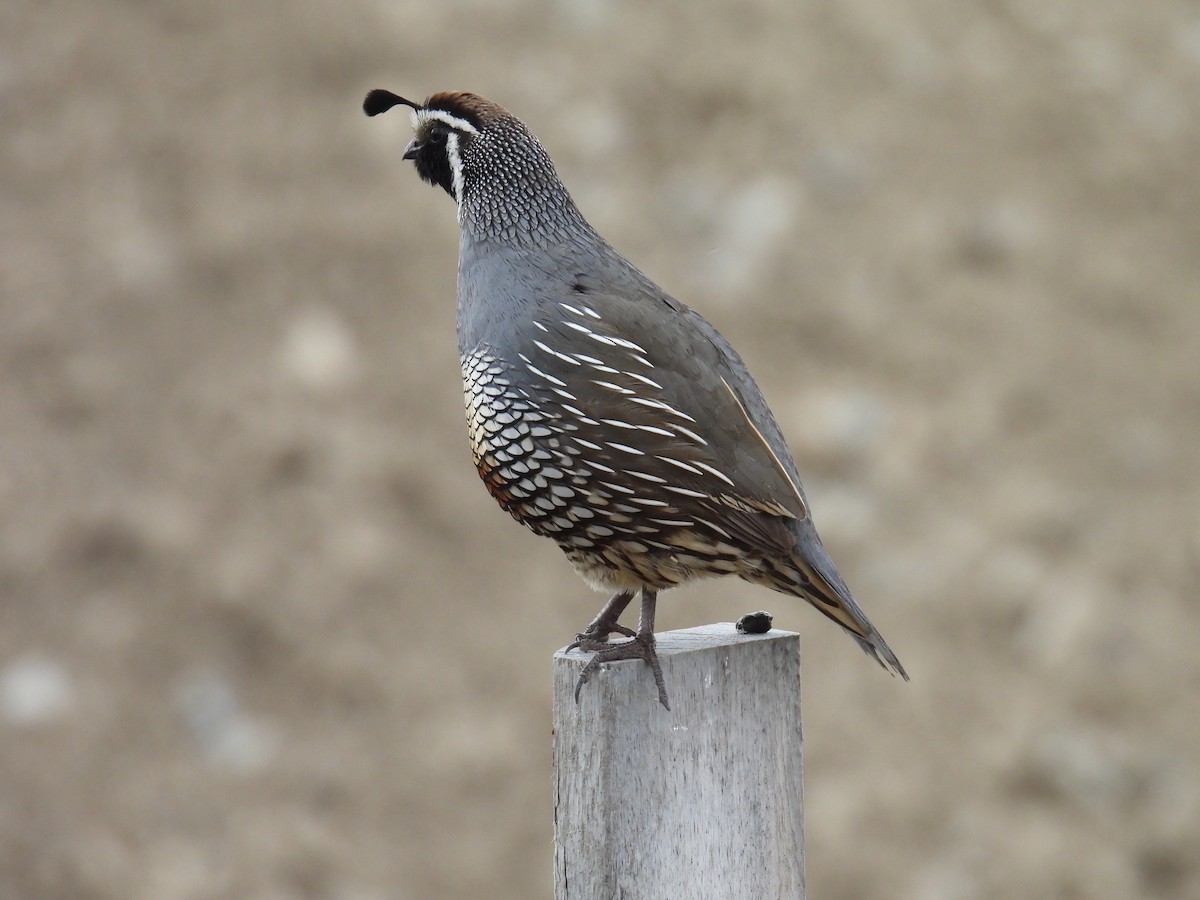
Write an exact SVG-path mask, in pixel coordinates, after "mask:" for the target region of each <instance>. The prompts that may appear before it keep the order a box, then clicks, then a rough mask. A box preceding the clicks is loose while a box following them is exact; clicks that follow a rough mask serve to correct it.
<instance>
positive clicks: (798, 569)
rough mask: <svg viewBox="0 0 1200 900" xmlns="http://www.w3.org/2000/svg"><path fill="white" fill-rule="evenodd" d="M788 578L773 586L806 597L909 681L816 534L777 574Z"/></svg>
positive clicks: (803, 541)
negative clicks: (793, 576) (855, 600)
mask: <svg viewBox="0 0 1200 900" xmlns="http://www.w3.org/2000/svg"><path fill="white" fill-rule="evenodd" d="M784 573H786V574H787V575H788V576H792V575H795V576H796V577H795V578H792V577H788V578H786V579H783V582H782V583H780V582H777V581H775V580H774V579H772V584H771V587H773V588H775V589H776V590H781V591H785V592H786V593H789V594H796V595H798V596H801V597H803V598H804V599H805V600H807V601H808V602H809V603H811V604H812V605H813V606H815V607H816V608H817V610H818V611H819V612H821V613H822V614H823V615H825V616H826V617H827V618H829V619H832V620H833V621H834V622H836V623H837V624H838V625H840V626H841V627H842V628H843V629H844V630H845V631H846V633H847V634H849V635H850V637H852V638H854V640H856V641H857V642H858V645H859V646H860V647H862V649H863V652H864V653H866V654H867V655H868V656H871V657H874V659H875V661H876V662H878V663H879V664H880V665H881V666H883V667H884V668H885V669H887V670H888V671H889V672H891V673H892V674H893V675H899V676H900V677H901V678H903V679H904V680H905V681H908V673H907V672H905V671H904V666H902V665H901V664H900V660H899V659H897V658H896V654H895V653H893V652H892V648H891V647H889V646H888V645H887V641H885V640H884V639H883V635H881V634H880V633H879V631H878V630H877V629H876V628H875V626H874V625H872V624H871V620H870V619H868V618H867V614H866V613H864V612H863V611H862V609H861V608H860V607H859V605H858V604H857V603H855V602H854V597H853V596H852V595H851V594H850V589H849V588H848V587H846V582H844V581H842V576H841V575H839V574H838V571H837V568H836V567H835V566H834V564H833V560H832V559H830V557H829V554H828V553H827V552H826V551H825V548H824V547H823V546H822V545H821V541H820V538H818V537H817V536H816V534H815V533H813V534H812V535H811V536H808V535H805V536H804V537H802V538H801V540H800V542H799V544H798V546H797V548H796V550H795V552H794V553H793V554H792V555H791V557H790V558H789V559H788V560H787V563H785V564H784V565H783V566H780V567H779V570H777V574H779V575H783V574H784Z"/></svg>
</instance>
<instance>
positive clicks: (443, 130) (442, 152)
mask: <svg viewBox="0 0 1200 900" xmlns="http://www.w3.org/2000/svg"><path fill="white" fill-rule="evenodd" d="M394 106H407V107H408V108H409V110H410V114H411V117H412V124H413V131H414V132H415V135H414V137H413V139H412V140H411V141H410V142H409V144H408V146H407V147H405V148H404V158H405V159H411V160H412V161H413V163H414V164H415V165H416V167H417V174H418V175H420V176H421V178H422V179H423V180H425V181H427V182H429V183H430V184H433V185H437V186H438V187H441V188H443V189H444V190H445V191H446V193H448V194H449V195H450V196H451V197H453V198H454V199H455V200H456V201H459V202H461V201H462V199H463V190H464V179H465V169H466V166H465V164H464V160H466V159H469V158H471V157H472V156H473V155H474V154H473V153H472V150H473V145H474V144H476V143H477V142H478V141H479V139H480V138H481V137H483V138H486V137H487V136H488V135H489V134H490V133H499V132H501V131H503V130H505V129H506V128H507V129H512V128H513V127H514V126H516V127H520V128H521V129H522V130H523V129H524V126H521V124H520V122H519V121H518V120H517V119H516V118H515V117H514V116H513V115H512V114H511V113H509V112H508V110H506V109H505V108H504V107H502V106H500V105H499V104H498V103H493V102H492V101H491V100H487V99H485V98H483V97H480V96H479V95H477V94H467V93H461V92H444V93H440V94H434V95H433V96H432V97H430V98H429V99H428V100H426V101H425V102H424V103H414V102H413V101H411V100H406V99H404V98H403V97H400V96H398V95H396V94H393V93H392V92H391V91H386V90H383V89H381V88H377V89H375V90H373V91H371V92H370V93H369V94H367V98H366V100H364V101H363V112H365V113H366V114H367V115H368V116H377V115H379V114H380V113H383V112H387V111H388V110H389V109H391V108H392V107H394Z"/></svg>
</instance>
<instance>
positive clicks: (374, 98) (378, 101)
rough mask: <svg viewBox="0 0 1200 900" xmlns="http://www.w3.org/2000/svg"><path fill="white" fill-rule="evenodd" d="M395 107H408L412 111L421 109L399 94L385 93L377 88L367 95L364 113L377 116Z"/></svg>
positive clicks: (364, 101)
mask: <svg viewBox="0 0 1200 900" xmlns="http://www.w3.org/2000/svg"><path fill="white" fill-rule="evenodd" d="M393 106H408V107H411V108H412V109H420V108H421V107H420V106H419V105H418V104H416V103H413V102H412V101H411V100H405V99H404V98H403V97H401V96H399V95H398V94H393V93H392V92H391V91H385V90H384V89H383V88H375V90H373V91H371V93H369V94H367V98H366V99H365V100H363V112H365V113H366V114H367V115H368V116H377V115H379V114H380V113H385V112H387V111H388V110H389V109H391V108H392V107H393Z"/></svg>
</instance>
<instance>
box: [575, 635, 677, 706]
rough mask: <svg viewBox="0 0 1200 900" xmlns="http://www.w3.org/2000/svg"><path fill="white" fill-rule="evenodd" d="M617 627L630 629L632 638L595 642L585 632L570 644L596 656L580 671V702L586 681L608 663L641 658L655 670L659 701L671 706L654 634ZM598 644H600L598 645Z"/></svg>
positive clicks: (577, 687)
mask: <svg viewBox="0 0 1200 900" xmlns="http://www.w3.org/2000/svg"><path fill="white" fill-rule="evenodd" d="M613 630H614V631H620V632H621V633H622V634H625V633H628V636H629V640H627V641H621V642H620V643H618V644H609V643H606V642H604V641H595V642H593V641H592V640H591V636H590V635H583V634H581V635H579V636H578V639H577V640H576V641H575V643H574V644H572V645H571V646H570V647H568V648H567V649H572V648H578V649H580V650H584V651H587V652H591V653H592V658H591V659H589V660H588V661H587V664H586V665H585V666H584V667H583V668H582V669H581V670H580V671H579V678H578V679H576V681H575V702H576V703H578V702H579V692H580V690H582V688H583V686H584V684H586V683H587V680H588V679H589V678H591V677H592V675H593V674H594V673H595V672H597V671H598V670H599V669H600V666H602V665H603V664H604V663H608V662H617V661H619V660H624V659H640V660H641V661H642V662H644V663H646V664H647V665H648V666H650V671H651V672H653V673H654V684H655V685H656V686H657V687H658V702H659V703H661V704H662V705H663V707H664V708H665V709H667V710H670V709H671V704H670V701H668V700H667V684H666V681H665V680H664V679H663V673H662V665H660V664H659V661H658V650H657V649H656V647H655V640H654V635H653V634H636V633H634V632H632V631H630V630H629V629H628V628H623V627H622V626H620V625H618V626H616V627H615V628H614V629H613ZM606 636H607V635H606ZM596 644H598V645H599V646H596Z"/></svg>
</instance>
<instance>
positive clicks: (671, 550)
mask: <svg viewBox="0 0 1200 900" xmlns="http://www.w3.org/2000/svg"><path fill="white" fill-rule="evenodd" d="M396 106H403V107H407V109H408V111H409V115H410V117H411V120H412V126H413V130H414V137H413V139H412V140H411V142H409V143H408V145H407V146H406V147H405V148H404V152H403V159H405V160H410V161H412V162H413V163H414V165H415V167H416V171H417V174H418V175H419V176H420V178H421V179H422V180H423V181H425V182H427V183H429V184H430V185H433V186H435V187H440V188H442V189H443V190H444V191H445V192H446V193H447V194H449V195H450V197H451V198H452V199H453V200H454V202H455V204H456V206H457V210H458V223H459V253H458V288H457V308H456V326H457V334H458V349H459V356H460V361H461V364H462V378H463V392H464V401H465V407H466V418H467V432H468V436H469V439H470V445H471V453H472V457H473V460H474V463H475V467H476V469H477V470H478V473H479V477H480V478H481V479H482V480H483V483H484V485H485V486H486V488H487V490H488V492H489V493H490V494H491V495H492V497H493V498H495V500H496V501H497V503H499V505H500V506H501V507H502V508H503V509H504V510H506V511H507V512H508V513H509V514H510V515H511V516H512V517H513V518H514V519H515V520H516V521H517V522H519V523H521V524H522V525H524V526H525V527H526V528H528V529H529V530H530V531H532V532H533V533H534V534H537V535H540V536H543V537H547V538H550V539H552V540H554V541H555V542H556V543H557V544H558V546H559V547H560V548H561V549H562V550H563V552H564V553H565V554H566V557H567V559H568V560H569V561H570V563H571V564H572V565H573V566H574V568H575V570H576V572H578V574H579V575H580V576H582V578H583V579H584V580H585V581H586V582H588V583H589V584H590V585H591V586H592V587H594V588H596V589H598V590H604V591H611V592H612V596H611V598H610V599H609V600H608V602H607V603H606V604H605V605H604V606H603V607H602V608H601V610H600V611H599V613H598V614H597V615H596V616H595V618H593V619H592V621H591V622H590V623H589V624H588V625H587V626H586V627H585V628H584V629H583V631H581V632H579V633H578V634H577V635H576V637H575V641H574V642H573V643H571V644H570V645H569V646H568V649H579V650H581V651H584V652H586V653H591V654H592V655H591V657H590V659H589V660H588V662H587V663H586V665H584V666H583V667H582V669H581V671H580V673H579V676H578V678H577V680H576V685H575V700H576V702H578V701H579V692H580V689H581V688H582V687H583V685H584V684H585V683H586V682H587V681H588V679H589V678H590V677H591V676H592V675H594V674H595V673H596V672H597V671H598V670H599V668H600V666H601V665H602V664H603V663H607V662H613V661H617V660H627V659H635V660H642V661H643V662H645V663H646V664H647V665H648V666H649V667H650V670H651V673H652V674H653V677H654V682H655V686H656V688H657V691H658V700H659V702H661V703H662V705H663V706H664V707H665V708H667V709H668V710H669V709H670V701H669V697H668V694H667V689H666V685H665V682H664V679H663V675H662V667H661V665H660V663H659V659H658V653H657V649H656V643H655V637H654V617H655V610H656V603H657V597H658V594H659V593H660V592H661V591H664V590H667V589H669V588H674V587H678V586H680V585H683V584H685V583H687V582H691V581H694V580H696V579H701V578H708V577H714V576H724V575H736V576H738V577H740V578H742V579H743V580H745V581H748V582H750V583H752V584H756V585H761V586H764V587H767V588H770V589H772V590H775V591H779V592H782V593H784V594H789V595H793V596H796V597H799V598H803V599H804V600H806V601H808V602H809V603H810V604H811V605H812V606H813V607H815V608H816V609H817V611H818V612H820V613H822V614H823V615H824V616H826V617H827V618H829V619H831V620H833V622H834V623H836V624H837V625H839V626H840V627H841V628H842V629H843V630H844V631H846V632H847V633H848V634H849V635H850V637H852V638H853V639H854V640H855V641H857V642H858V644H859V646H860V647H861V648H862V649H863V650H864V651H865V652H866V653H867V654H868V655H869V656H871V657H873V658H874V659H875V660H876V661H877V662H878V663H879V664H880V665H881V666H883V667H884V669H886V670H889V671H890V672H891V673H892V674H893V675H899V676H901V677H902V678H903V679H904V680H906V681H907V680H908V674H907V673H906V672H905V670H904V667H903V666H902V665H901V664H900V660H899V659H897V657H896V654H895V653H893V652H892V650H891V648H890V647H889V646H888V645H887V642H886V641H884V639H883V637H882V636H881V635H880V633H879V631H878V630H877V629H876V628H875V626H874V625H872V624H871V621H870V620H869V619H868V618H867V616H866V614H865V613H864V612H863V611H862V609H861V608H860V607H859V605H858V604H857V603H856V602H855V600H854V597H853V596H852V595H851V593H850V589H849V588H848V587H847V586H846V583H845V581H843V580H842V577H841V575H840V574H838V570H837V568H836V566H835V565H834V563H833V560H832V559H831V558H830V556H829V553H828V552H827V551H826V549H825V547H824V546H823V544H822V543H821V539H820V537H819V536H818V534H817V531H816V528H815V526H814V524H813V518H812V512H811V509H810V507H809V501H808V497H807V495H806V494H805V491H804V487H803V486H802V484H801V482H800V475H799V473H798V471H797V468H796V463H795V461H794V460H793V458H792V454H791V452H790V450H789V449H788V445H787V443H786V441H785V440H784V437H783V433H782V431H781V429H780V427H779V424H778V422H777V421H776V419H775V416H774V415H773V414H772V412H771V410H770V409H769V407H768V406H767V402H766V400H765V399H764V398H763V394H762V392H761V391H760V390H759V387H758V385H757V384H756V383H755V381H754V379H753V377H751V375H750V372H749V370H748V369H747V368H746V365H745V364H744V363H743V361H742V359H741V357H740V356H739V355H738V353H737V352H736V351H735V350H734V349H733V347H732V346H730V344H729V342H728V341H726V340H725V338H724V337H722V336H721V334H720V333H719V332H718V331H717V329H716V328H715V327H713V325H711V324H710V323H709V322H708V320H706V319H705V318H704V317H702V316H701V315H700V314H699V313H697V312H695V311H694V310H692V309H691V308H690V307H688V306H687V305H685V304H684V303H682V302H680V301H679V300H676V299H675V298H674V297H672V296H671V295H670V294H668V293H667V292H666V291H665V290H663V289H662V288H661V287H659V286H658V285H657V284H655V283H654V282H653V281H652V280H651V279H650V278H649V277H647V276H646V275H645V274H643V273H642V272H641V270H639V269H638V268H637V267H636V266H634V265H633V264H632V263H631V262H629V261H628V260H627V259H626V258H625V257H624V256H622V255H621V254H620V253H619V252H617V250H615V249H614V248H613V246H612V245H611V244H609V242H608V241H606V240H605V239H604V238H603V237H601V236H600V234H598V233H597V232H596V230H595V229H594V228H593V227H592V226H591V225H590V224H588V222H587V220H586V219H585V218H584V217H583V214H582V213H581V212H580V211H579V208H578V207H577V206H576V204H575V202H574V200H573V199H572V198H571V195H570V193H569V192H568V191H567V188H566V187H565V186H564V184H563V183H562V181H561V180H560V179H559V176H558V174H557V171H556V169H555V167H554V164H553V162H552V161H551V159H550V155H549V154H548V153H547V151H546V149H545V147H544V146H543V145H542V143H541V142H540V141H539V140H538V139H537V138H536V137H535V136H534V134H533V133H532V132H531V131H530V129H529V128H528V127H527V126H526V125H525V123H524V122H522V121H521V120H520V119H519V118H517V117H516V116H515V115H513V114H512V113H510V112H509V111H508V110H507V109H505V108H504V107H503V106H501V105H500V104H498V103H495V102H493V101H491V100H488V99H485V98H484V97H481V96H479V95H477V94H472V93H466V92H458V91H444V92H439V93H435V94H433V95H432V96H430V97H429V98H428V99H426V100H424V101H423V102H414V101H412V100H406V99H405V98H403V97H401V96H399V95H397V94H394V93H392V92H391V91H388V90H384V89H375V90H372V91H371V92H370V93H368V94H367V96H366V99H365V100H364V101H363V111H364V112H365V113H366V114H367V115H368V116H377V115H379V114H381V113H384V112H386V111H388V110H390V109H392V108H394V107H396ZM639 595H640V607H641V609H640V612H641V615H640V619H639V622H638V627H637V629H636V630H633V629H630V628H628V627H626V626H624V625H622V624H620V622H619V619H620V616H621V614H622V613H623V612H624V611H625V609H626V608H627V607H628V606H629V604H630V603H632V602H633V599H634V598H635V596H639ZM614 634H616V635H620V636H621V637H623V638H624V640H616V641H612V640H610V638H611V637H612V636H613V635H614Z"/></svg>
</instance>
